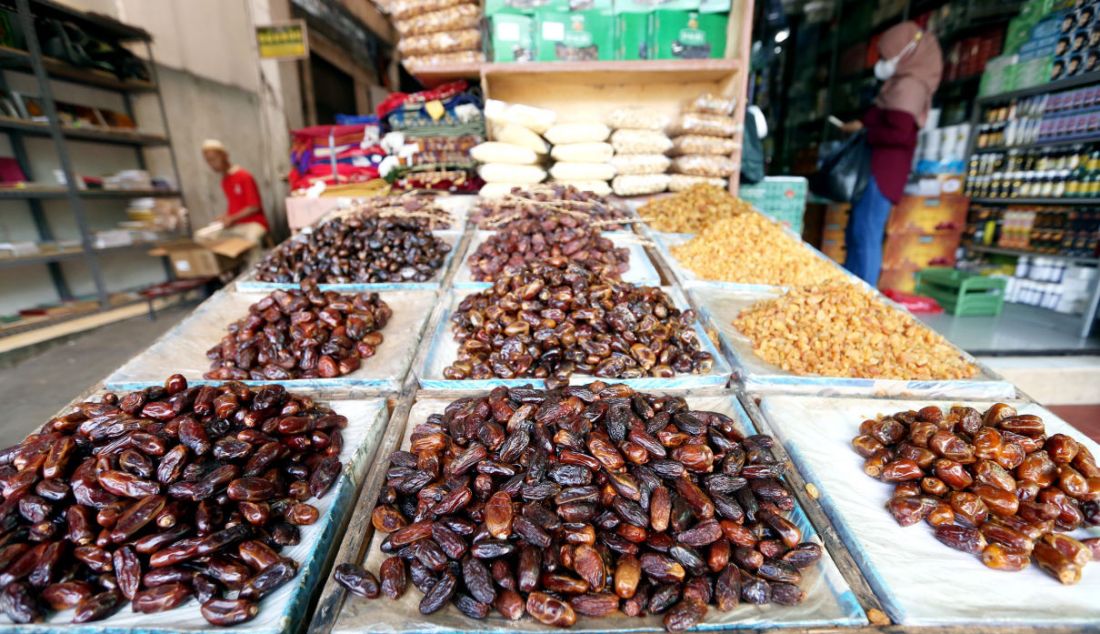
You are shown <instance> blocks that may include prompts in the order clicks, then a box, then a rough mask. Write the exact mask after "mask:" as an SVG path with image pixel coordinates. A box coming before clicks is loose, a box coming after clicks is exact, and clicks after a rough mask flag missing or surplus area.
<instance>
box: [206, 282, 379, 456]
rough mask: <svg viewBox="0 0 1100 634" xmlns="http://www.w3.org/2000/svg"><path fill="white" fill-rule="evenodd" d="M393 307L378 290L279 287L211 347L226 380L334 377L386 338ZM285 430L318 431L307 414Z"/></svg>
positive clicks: (217, 371)
mask: <svg viewBox="0 0 1100 634" xmlns="http://www.w3.org/2000/svg"><path fill="white" fill-rule="evenodd" d="M392 315H393V310H392V309H391V308H390V307H389V305H388V304H386V302H384V301H382V300H381V299H380V298H379V297H378V293H369V294H368V293H357V294H353V295H341V294H340V293H335V292H332V291H326V292H322V291H320V290H318V289H317V283H316V282H314V281H313V280H305V281H303V282H302V283H301V289H300V290H289V291H282V290H279V291H275V292H273V293H271V294H270V295H268V296H267V297H265V298H263V299H261V300H260V301H258V302H256V303H255V304H252V305H251V306H249V307H248V315H247V316H246V317H244V318H242V319H239V320H237V321H235V322H233V323H232V324H230V325H229V328H228V334H226V335H225V337H223V338H222V340H221V341H220V342H219V343H218V345H216V346H214V347H213V348H210V349H209V350H207V351H206V356H207V358H209V359H210V370H209V371H208V372H207V373H206V374H204V375H203V376H204V377H206V378H208V379H220V380H246V379H253V380H257V381H262V380H286V379H313V378H319V377H323V378H332V377H336V376H341V375H344V374H348V373H349V372H353V371H355V370H356V369H358V368H359V365H360V363H361V360H362V359H366V358H368V357H371V356H373V355H374V353H375V351H376V349H377V348H378V346H379V345H380V344H381V343H382V333H381V332H380V331H381V330H382V328H384V327H385V326H386V324H387V323H388V322H389V320H390V317H391V316H392ZM287 418H288V420H284V421H281V422H280V429H279V431H280V432H282V433H288V434H289V433H303V432H309V431H312V430H310V429H309V428H308V426H307V425H306V422H307V421H306V419H300V420H299V419H298V418H297V417H287Z"/></svg>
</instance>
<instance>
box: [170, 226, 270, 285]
mask: <svg viewBox="0 0 1100 634" xmlns="http://www.w3.org/2000/svg"><path fill="white" fill-rule="evenodd" d="M258 246H259V245H258V244H257V243H255V242H253V241H251V240H246V239H244V238H239V237H236V236H224V237H218V238H212V239H203V240H202V241H201V243H200V242H199V241H196V240H190V239H183V240H176V241H173V242H169V243H167V244H162V245H160V246H158V247H156V248H155V249H151V250H150V251H149V255H154V256H167V257H168V259H169V260H170V261H171V262H172V269H173V270H174V271H175V272H176V277H179V278H181V279H187V278H196V277H216V276H218V275H221V274H222V273H223V272H225V271H228V270H230V269H232V268H234V267H236V266H238V265H239V264H242V263H243V261H244V255H245V254H246V253H248V252H249V251H251V250H252V249H254V248H257V247H258Z"/></svg>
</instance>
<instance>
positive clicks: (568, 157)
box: [550, 143, 615, 163]
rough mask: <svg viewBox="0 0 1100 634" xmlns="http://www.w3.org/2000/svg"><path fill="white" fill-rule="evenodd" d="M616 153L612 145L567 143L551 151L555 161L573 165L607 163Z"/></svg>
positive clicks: (556, 146)
mask: <svg viewBox="0 0 1100 634" xmlns="http://www.w3.org/2000/svg"><path fill="white" fill-rule="evenodd" d="M614 153H615V151H614V150H613V149H612V148H611V144H610V143H565V144H563V145H555V146H554V149H552V150H550V156H551V157H552V158H553V159H554V160H555V161H569V162H571V163H607V162H608V161H610V160H611V157H612V156H613V155H614Z"/></svg>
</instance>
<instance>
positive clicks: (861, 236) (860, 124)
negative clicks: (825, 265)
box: [841, 22, 943, 286]
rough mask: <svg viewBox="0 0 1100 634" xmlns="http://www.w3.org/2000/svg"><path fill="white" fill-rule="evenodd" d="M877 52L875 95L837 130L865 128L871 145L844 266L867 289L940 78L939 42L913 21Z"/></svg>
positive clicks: (885, 38)
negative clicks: (864, 186)
mask: <svg viewBox="0 0 1100 634" xmlns="http://www.w3.org/2000/svg"><path fill="white" fill-rule="evenodd" d="M878 53H879V61H878V62H877V63H876V64H875V77H877V78H878V79H879V80H881V81H882V82H883V84H882V88H881V89H880V90H879V93H878V97H876V98H875V103H874V105H873V106H871V108H870V109H869V110H868V111H867V112H866V113H865V114H864V115H863V119H862V120H861V121H851V122H848V123H846V124H844V125H843V126H842V128H841V129H842V130H844V131H845V132H855V131H857V130H860V129H866V131H867V143H868V144H869V145H870V146H871V178H870V180H869V182H868V183H867V189H865V190H864V192H863V195H862V196H861V197H860V199H859V200H857V201H855V203H854V204H853V205H852V212H851V214H850V217H849V218H848V228H847V230H846V231H845V242H846V247H847V250H848V257H847V259H846V260H845V262H844V267H845V268H847V269H848V270H849V271H851V272H852V273H853V274H855V275H856V276H858V277H860V278H862V279H863V280H866V281H867V283H869V284H871V285H872V286H874V285H876V284H877V283H878V276H879V273H880V272H881V270H882V238H883V235H884V233H885V231H886V219H887V218H888V217H889V216H890V208H891V207H892V206H893V205H895V204H897V202H898V201H899V200H901V195H902V191H903V190H904V189H905V182H906V181H907V180H908V179H909V170H910V168H911V167H912V165H913V152H914V151H915V150H916V147H917V132H918V131H919V130H920V129H921V127H923V126H924V122H925V120H926V119H927V118H928V110H929V109H930V108H931V107H932V95H933V93H935V92H936V88H938V87H939V85H940V77H941V76H942V75H943V57H942V55H941V53H940V45H939V43H938V42H936V38H935V36H933V35H932V34H931V33H927V32H925V31H923V30H921V29H920V27H918V26H917V25H916V24H915V23H913V22H902V23H901V24H898V25H897V26H894V27H891V28H889V29H887V30H886V31H885V32H884V33H883V34H882V36H881V37H880V38H879V41H878Z"/></svg>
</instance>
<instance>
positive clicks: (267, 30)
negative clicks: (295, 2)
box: [256, 20, 309, 59]
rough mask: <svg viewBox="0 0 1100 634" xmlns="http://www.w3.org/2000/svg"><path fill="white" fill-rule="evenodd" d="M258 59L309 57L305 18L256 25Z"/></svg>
mask: <svg viewBox="0 0 1100 634" xmlns="http://www.w3.org/2000/svg"><path fill="white" fill-rule="evenodd" d="M256 44H257V45H258V46H259V49H260V59H305V58H307V57H309V37H308V36H307V34H306V23H305V20H294V21H292V22H282V23H279V24H270V25H267V26H257V27H256Z"/></svg>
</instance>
